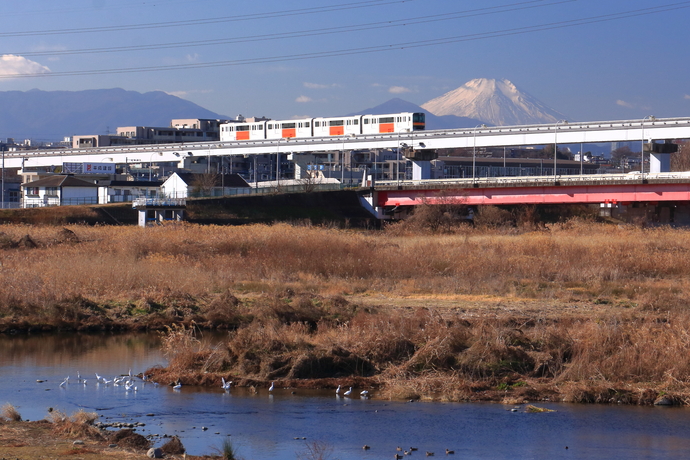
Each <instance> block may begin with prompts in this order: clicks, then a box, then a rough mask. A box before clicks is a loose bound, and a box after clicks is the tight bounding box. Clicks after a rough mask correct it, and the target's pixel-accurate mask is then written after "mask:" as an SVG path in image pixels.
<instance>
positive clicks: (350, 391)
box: [343, 387, 352, 396]
mask: <svg viewBox="0 0 690 460" xmlns="http://www.w3.org/2000/svg"><path fill="white" fill-rule="evenodd" d="M343 394H344V395H345V396H350V395H351V394H352V387H350V389H349V390H347V391H346V392H345V393H343Z"/></svg>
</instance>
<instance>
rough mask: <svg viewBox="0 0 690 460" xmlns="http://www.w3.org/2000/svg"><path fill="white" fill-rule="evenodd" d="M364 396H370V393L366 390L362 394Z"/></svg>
mask: <svg viewBox="0 0 690 460" xmlns="http://www.w3.org/2000/svg"><path fill="white" fill-rule="evenodd" d="M360 395H362V396H369V392H368V391H367V390H364V391H362V392H361V393H360Z"/></svg>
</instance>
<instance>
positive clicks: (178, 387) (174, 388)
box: [173, 383, 182, 390]
mask: <svg viewBox="0 0 690 460" xmlns="http://www.w3.org/2000/svg"><path fill="white" fill-rule="evenodd" d="M180 388H182V384H181V383H178V384H177V385H175V386H174V387H173V390H179V389H180Z"/></svg>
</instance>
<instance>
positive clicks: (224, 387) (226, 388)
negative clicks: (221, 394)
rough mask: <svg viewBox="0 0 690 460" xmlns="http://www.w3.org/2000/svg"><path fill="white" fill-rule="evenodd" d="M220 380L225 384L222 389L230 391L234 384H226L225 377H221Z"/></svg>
mask: <svg viewBox="0 0 690 460" xmlns="http://www.w3.org/2000/svg"><path fill="white" fill-rule="evenodd" d="M220 379H221V380H222V381H223V384H222V385H221V388H222V389H223V390H226V391H227V390H229V389H230V385H232V382H226V381H225V378H224V377H221V378H220Z"/></svg>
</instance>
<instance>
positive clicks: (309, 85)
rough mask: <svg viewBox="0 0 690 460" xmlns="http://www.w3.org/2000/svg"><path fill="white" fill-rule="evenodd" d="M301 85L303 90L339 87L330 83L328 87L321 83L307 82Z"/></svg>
mask: <svg viewBox="0 0 690 460" xmlns="http://www.w3.org/2000/svg"><path fill="white" fill-rule="evenodd" d="M303 85H304V87H305V88H309V89H326V88H337V87H338V86H340V85H338V84H337V83H331V84H330V85H324V84H322V83H310V82H308V81H305V82H304V83H303Z"/></svg>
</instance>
